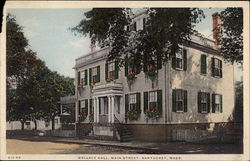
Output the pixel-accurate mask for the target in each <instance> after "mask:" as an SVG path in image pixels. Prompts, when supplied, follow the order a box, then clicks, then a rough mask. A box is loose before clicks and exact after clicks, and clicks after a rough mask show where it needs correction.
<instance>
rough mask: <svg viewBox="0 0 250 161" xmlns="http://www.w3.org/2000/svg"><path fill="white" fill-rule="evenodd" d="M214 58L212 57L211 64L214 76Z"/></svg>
mask: <svg viewBox="0 0 250 161" xmlns="http://www.w3.org/2000/svg"><path fill="white" fill-rule="evenodd" d="M214 61H215V60H214V58H212V64H211V73H212V76H214Z"/></svg>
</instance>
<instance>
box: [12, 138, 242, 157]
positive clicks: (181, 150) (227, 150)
mask: <svg viewBox="0 0 250 161" xmlns="http://www.w3.org/2000/svg"><path fill="white" fill-rule="evenodd" d="M9 139H19V140H26V141H34V142H44V141H48V142H55V143H64V144H79V145H92V146H98V147H103V148H106V147H112V148H117V149H128V150H141V151H145V153H147V154H241V153H242V146H241V145H238V144H191V143H185V142H168V143H149V142H139V141H131V142H119V141H107V140H92V139H78V138H59V137H39V136H33V137H31V136H26V137H25V136H15V137H10V138H9Z"/></svg>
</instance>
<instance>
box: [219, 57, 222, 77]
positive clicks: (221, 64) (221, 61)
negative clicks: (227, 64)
mask: <svg viewBox="0 0 250 161" xmlns="http://www.w3.org/2000/svg"><path fill="white" fill-rule="evenodd" d="M219 62H220V77H221V78H222V61H221V60H220V61H219Z"/></svg>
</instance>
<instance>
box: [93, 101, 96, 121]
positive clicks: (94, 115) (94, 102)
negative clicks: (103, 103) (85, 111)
mask: <svg viewBox="0 0 250 161" xmlns="http://www.w3.org/2000/svg"><path fill="white" fill-rule="evenodd" d="M93 100H94V122H96V97H94V98H93Z"/></svg>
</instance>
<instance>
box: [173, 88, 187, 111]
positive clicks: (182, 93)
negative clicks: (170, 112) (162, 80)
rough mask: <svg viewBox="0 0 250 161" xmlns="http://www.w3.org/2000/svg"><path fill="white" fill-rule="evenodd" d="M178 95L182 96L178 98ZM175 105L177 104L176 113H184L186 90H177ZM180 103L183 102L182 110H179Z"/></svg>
mask: <svg viewBox="0 0 250 161" xmlns="http://www.w3.org/2000/svg"><path fill="white" fill-rule="evenodd" d="M178 95H181V96H180V97H178ZM175 98H176V100H175V104H176V107H175V108H176V112H184V103H185V102H184V90H182V89H177V90H176V95H175ZM178 102H182V110H180V109H179V106H178Z"/></svg>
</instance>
